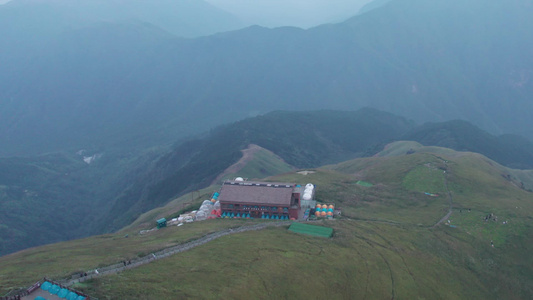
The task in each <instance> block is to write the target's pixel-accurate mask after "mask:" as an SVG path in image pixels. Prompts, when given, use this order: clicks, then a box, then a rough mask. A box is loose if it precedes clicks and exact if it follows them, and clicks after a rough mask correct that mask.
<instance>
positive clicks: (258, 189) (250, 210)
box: [218, 181, 303, 220]
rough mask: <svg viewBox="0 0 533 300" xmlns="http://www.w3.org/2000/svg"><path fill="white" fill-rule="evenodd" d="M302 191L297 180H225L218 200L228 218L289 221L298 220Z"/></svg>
mask: <svg viewBox="0 0 533 300" xmlns="http://www.w3.org/2000/svg"><path fill="white" fill-rule="evenodd" d="M302 192H303V189H302V187H300V186H297V185H295V184H294V183H277V182H255V181H226V182H224V183H223V184H222V188H221V190H220V196H219V198H218V200H219V201H220V205H221V209H222V214H223V215H225V216H228V217H250V218H263V219H266V218H268V219H281V220H288V219H298V212H299V210H300V195H301V194H302Z"/></svg>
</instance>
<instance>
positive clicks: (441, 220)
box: [432, 161, 453, 228]
mask: <svg viewBox="0 0 533 300" xmlns="http://www.w3.org/2000/svg"><path fill="white" fill-rule="evenodd" d="M444 165H445V166H446V170H448V164H446V162H445V161H444ZM444 172H445V173H444V187H445V188H446V193H448V205H449V207H448V213H447V214H446V215H445V216H444V217H442V219H440V220H439V221H438V222H437V223H435V225H433V226H432V228H435V227H437V226H439V225H440V224H442V223H443V222H445V221H446V220H448V219H449V218H450V217H451V215H452V212H453V210H452V208H453V196H452V192H450V189H448V179H447V173H446V171H444Z"/></svg>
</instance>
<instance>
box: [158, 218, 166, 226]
mask: <svg viewBox="0 0 533 300" xmlns="http://www.w3.org/2000/svg"><path fill="white" fill-rule="evenodd" d="M163 227H167V219H165V218H162V219H159V220H157V228H163Z"/></svg>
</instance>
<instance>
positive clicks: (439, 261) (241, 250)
mask: <svg viewBox="0 0 533 300" xmlns="http://www.w3.org/2000/svg"><path fill="white" fill-rule="evenodd" d="M389 150H390V148H389ZM400 152H401V151H399V152H398V153H400ZM314 171H316V172H315V173H310V174H307V175H303V174H299V173H296V172H293V173H285V174H282V175H279V176H274V177H270V178H267V180H271V181H286V182H295V183H299V184H306V183H308V182H311V183H314V184H315V185H316V191H317V192H316V198H317V200H318V201H319V202H323V203H335V205H336V208H339V209H341V210H342V216H341V218H338V219H335V220H332V221H318V222H316V223H314V224H316V225H323V226H327V227H332V228H333V229H334V236H333V238H331V239H327V238H317V237H312V236H307V235H300V234H296V233H292V232H289V231H288V230H287V228H270V229H265V230H262V231H257V232H245V233H239V234H234V235H229V236H224V237H222V238H219V239H216V240H214V241H212V242H209V243H207V244H205V245H202V246H199V247H197V248H194V249H192V250H189V251H187V252H183V253H179V254H176V255H173V256H171V257H168V258H165V259H162V260H158V261H156V262H153V263H150V264H147V265H143V266H141V267H139V268H136V269H132V270H129V271H126V272H123V273H119V274H117V275H112V276H105V277H100V278H97V279H93V280H91V281H88V282H85V283H83V284H80V285H78V286H77V287H76V288H78V289H80V290H82V291H84V292H87V293H89V294H90V295H93V296H95V297H98V298H99V299H182V298H193V299H194V298H197V299H249V298H254V299H256V298H257V299H304V298H307V299H365V298H366V299H392V298H394V299H530V298H531V295H533V256H532V255H530V253H531V250H532V248H533V225H532V224H533V223H532V221H533V217H532V216H533V196H532V193H531V192H528V191H527V190H525V189H523V188H522V187H521V186H520V185H519V184H517V181H516V180H515V178H514V177H513V176H508V175H509V174H511V175H512V172H510V171H509V170H508V169H506V168H503V167H501V166H499V165H497V164H495V163H494V162H492V161H490V160H488V159H486V158H485V157H483V156H480V155H477V154H472V153H458V152H453V151H451V150H445V151H443V150H441V149H438V148H433V149H429V150H428V151H424V148H419V149H417V151H416V153H413V154H409V155H404V154H402V155H400V154H398V155H383V156H381V157H372V158H365V159H358V160H354V161H348V162H345V163H342V164H339V165H334V166H327V167H325V168H320V169H314ZM444 171H446V173H444ZM358 180H364V181H367V182H370V183H372V184H374V185H373V186H372V187H364V186H361V185H358V184H357V181H358ZM446 187H447V188H446ZM216 189H217V187H216V186H215V187H210V188H208V189H205V190H201V191H198V192H195V194H193V195H185V196H184V197H182V198H179V199H176V200H175V201H173V202H170V203H169V204H167V205H166V206H165V207H164V208H159V209H156V210H154V211H151V212H148V213H146V214H144V215H143V216H141V217H140V218H139V219H138V220H137V221H136V222H135V223H134V224H132V226H130V227H127V228H125V229H124V230H123V231H121V232H120V233H117V234H111V235H104V236H98V237H91V238H88V239H82V240H76V241H70V242H65V243H60V244H54V245H48V246H44V247H40V248H35V249H28V250H25V251H22V252H19V253H15V254H13V255H9V256H4V257H1V258H0V266H1V268H0V294H2V293H5V292H7V291H8V290H10V289H11V288H14V287H18V286H25V285H26V286H27V285H29V284H31V283H33V282H34V281H35V280H37V279H40V278H42V277H43V276H50V277H52V278H61V277H64V276H68V275H69V274H71V273H73V272H78V271H80V270H89V269H94V268H96V267H99V266H104V265H109V264H112V263H116V262H120V261H121V260H124V259H131V258H134V257H136V256H141V255H144V254H147V253H150V252H151V251H155V250H158V249H162V248H164V247H168V246H172V245H176V244H179V243H183V242H185V241H188V240H191V239H195V238H198V237H200V236H202V235H205V234H206V233H209V232H213V231H217V230H220V229H223V228H228V227H235V226H241V225H243V224H250V223H252V222H260V221H259V220H256V221H250V220H227V219H224V220H208V221H205V222H198V223H191V224H186V225H184V226H181V227H170V228H165V229H163V230H158V231H155V232H152V233H150V234H148V235H144V236H142V235H139V234H138V233H137V232H138V230H140V229H146V228H149V227H153V226H154V224H153V221H154V220H155V219H156V218H159V217H164V216H169V215H172V214H174V213H175V212H177V211H179V210H180V209H183V207H184V206H187V205H194V204H195V203H197V202H198V201H202V200H203V198H205V197H208V196H209V195H211V193H212V192H213V191H214V190H216ZM424 192H430V193H435V194H439V196H438V197H431V196H428V195H425V194H424ZM448 192H449V193H450V194H451V195H452V199H453V212H452V215H451V216H450V218H449V222H448V220H446V224H443V225H440V226H438V227H436V228H433V225H434V224H435V223H436V222H437V221H438V220H440V219H441V218H442V217H443V216H444V215H446V214H447V212H448V209H449V198H448V195H447V193H448ZM487 215H491V219H490V220H487V221H485V218H486V217H487ZM495 217H497V221H496V220H494V219H495ZM504 221H505V222H506V224H503V222H504ZM125 234H128V237H127V238H126V237H125ZM491 241H492V244H491ZM492 245H493V246H492Z"/></svg>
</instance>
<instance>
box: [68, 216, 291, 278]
mask: <svg viewBox="0 0 533 300" xmlns="http://www.w3.org/2000/svg"><path fill="white" fill-rule="evenodd" d="M290 224H291V221H283V222H274V223H262V224H257V225H252V226H243V227H238V228H230V229H224V230H221V231H217V232H214V233H210V234H207V235H204V236H203V237H201V238H199V239H197V240H194V241H190V242H187V243H184V244H181V245H177V246H172V247H169V248H166V249H163V250H160V251H157V252H153V253H150V254H148V255H146V256H143V257H141V258H138V259H136V260H133V261H131V263H128V264H124V263H118V264H114V265H110V266H107V267H104V268H99V269H95V270H93V271H89V272H87V276H80V275H74V276H72V277H71V278H69V279H64V280H59V281H58V282H59V283H61V284H62V285H64V286H67V287H69V286H72V285H73V284H76V283H79V282H84V281H86V280H89V279H93V278H96V277H100V276H104V275H111V274H116V273H118V272H122V271H125V270H129V269H133V268H136V267H139V266H142V265H144V264H148V263H150V262H152V261H154V260H158V259H162V258H165V257H168V256H170V255H173V254H176V253H180V252H184V251H187V250H190V249H192V248H195V247H198V246H201V245H203V244H206V243H208V242H210V241H212V240H215V239H218V238H220V237H223V236H226V235H230V234H235V233H241V232H245V231H253V230H261V229H265V228H267V227H281V226H287V225H290Z"/></svg>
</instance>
